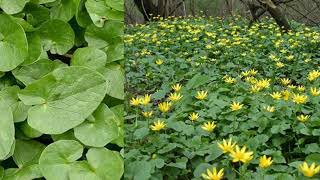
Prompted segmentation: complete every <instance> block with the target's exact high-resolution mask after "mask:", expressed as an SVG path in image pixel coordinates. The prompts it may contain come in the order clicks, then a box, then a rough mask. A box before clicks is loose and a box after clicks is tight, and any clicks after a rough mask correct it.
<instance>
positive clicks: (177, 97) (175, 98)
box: [169, 93, 183, 102]
mask: <svg viewBox="0 0 320 180" xmlns="http://www.w3.org/2000/svg"><path fill="white" fill-rule="evenodd" d="M182 97H183V96H182V95H181V94H180V93H170V96H169V100H171V101H173V102H175V101H179V100H180V99H181V98H182Z"/></svg>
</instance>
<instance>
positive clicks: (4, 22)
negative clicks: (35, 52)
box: [0, 14, 28, 71]
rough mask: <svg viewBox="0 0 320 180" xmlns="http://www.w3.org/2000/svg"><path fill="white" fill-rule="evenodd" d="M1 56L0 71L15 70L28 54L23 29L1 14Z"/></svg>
mask: <svg viewBox="0 0 320 180" xmlns="http://www.w3.org/2000/svg"><path fill="white" fill-rule="evenodd" d="M0 54H1V56H0V71H10V70H12V69H14V68H15V67H17V66H18V65H19V64H21V63H22V62H23V61H24V60H25V58H26V56H27V54H28V43H27V38H26V35H25V33H24V30H23V28H22V27H21V26H20V25H19V24H17V23H15V22H14V21H13V20H12V19H11V18H10V17H9V16H8V15H5V14H0Z"/></svg>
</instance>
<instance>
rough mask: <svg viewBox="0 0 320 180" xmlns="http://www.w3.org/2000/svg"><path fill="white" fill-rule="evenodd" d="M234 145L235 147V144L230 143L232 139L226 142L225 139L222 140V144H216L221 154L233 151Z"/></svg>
mask: <svg viewBox="0 0 320 180" xmlns="http://www.w3.org/2000/svg"><path fill="white" fill-rule="evenodd" d="M235 145H236V143H235V142H234V143H232V138H230V139H229V141H228V142H227V141H226V140H225V139H223V142H222V144H221V143H218V146H219V148H220V149H221V150H222V152H223V153H228V152H231V151H233V149H234V146H235Z"/></svg>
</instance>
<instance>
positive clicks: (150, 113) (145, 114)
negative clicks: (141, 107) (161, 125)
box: [142, 111, 153, 118]
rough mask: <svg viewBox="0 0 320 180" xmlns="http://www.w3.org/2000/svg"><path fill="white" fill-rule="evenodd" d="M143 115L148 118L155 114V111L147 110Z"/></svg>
mask: <svg viewBox="0 0 320 180" xmlns="http://www.w3.org/2000/svg"><path fill="white" fill-rule="evenodd" d="M142 115H143V116H144V117H146V118H149V117H151V116H152V115H153V111H145V112H142Z"/></svg>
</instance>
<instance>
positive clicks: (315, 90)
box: [310, 87, 320, 96]
mask: <svg viewBox="0 0 320 180" xmlns="http://www.w3.org/2000/svg"><path fill="white" fill-rule="evenodd" d="M310 92H311V95H312V96H319V94H320V90H318V89H317V88H315V87H311V89H310Z"/></svg>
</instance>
